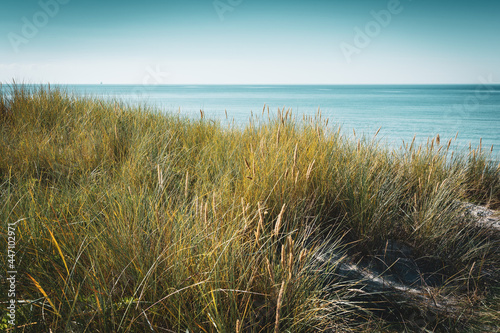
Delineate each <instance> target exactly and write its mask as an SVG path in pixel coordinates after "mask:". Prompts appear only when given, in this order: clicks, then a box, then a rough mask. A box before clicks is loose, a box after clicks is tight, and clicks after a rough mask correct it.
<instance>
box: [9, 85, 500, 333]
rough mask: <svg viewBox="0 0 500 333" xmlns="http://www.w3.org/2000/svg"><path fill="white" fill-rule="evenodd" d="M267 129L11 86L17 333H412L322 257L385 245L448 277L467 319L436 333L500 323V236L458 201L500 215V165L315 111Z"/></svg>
mask: <svg viewBox="0 0 500 333" xmlns="http://www.w3.org/2000/svg"><path fill="white" fill-rule="evenodd" d="M266 117H267V118H266ZM263 118H265V121H263V120H260V119H253V120H252V121H251V122H250V123H249V124H248V125H247V126H246V127H245V128H243V129H241V128H233V127H224V126H222V125H220V124H219V123H217V122H214V121H212V120H209V119H206V118H204V117H203V114H202V117H201V119H199V120H193V119H187V118H184V117H181V116H179V115H173V114H168V113H167V114H163V113H160V112H158V111H156V110H154V109H148V108H144V107H130V106H126V105H124V104H123V103H120V102H119V101H104V100H99V99H96V98H90V97H85V98H84V97H75V96H72V95H70V94H67V93H65V92H64V91H61V90H59V89H53V88H50V87H45V86H40V87H28V86H20V85H14V86H10V87H5V86H4V87H2V92H1V94H0V140H1V144H0V197H1V200H0V216H1V220H2V222H3V223H2V226H1V228H0V235H1V238H2V239H3V243H4V244H7V241H6V240H7V234H8V232H7V224H8V223H16V256H15V258H16V259H15V260H16V262H15V265H16V269H17V272H18V273H17V287H16V300H17V301H18V302H17V312H16V326H17V327H20V328H18V329H19V330H22V331H26V332H42V331H50V330H51V331H52V332H63V331H69V332H316V331H325V332H336V331H339V332H342V331H346V332H350V331H391V330H392V331H399V330H400V329H401V328H402V327H403V328H404V329H411V327H412V326H408V325H407V324H408V323H406V322H404V320H401V322H399V323H395V322H394V321H393V320H392V321H391V320H388V319H385V318H384V317H379V316H377V314H376V311H373V309H371V306H370V305H368V304H364V303H363V302H360V301H359V300H358V299H357V298H356V297H354V292H353V290H355V289H356V281H345V280H342V279H340V278H337V277H336V275H335V272H336V268H337V266H338V265H339V261H340V260H341V258H340V257H332V258H331V259H330V260H327V261H319V260H317V258H318V257H320V256H322V255H324V254H325V253H331V252H332V251H335V250H332V249H336V248H337V249H338V251H339V253H344V252H345V251H344V250H345V249H346V248H348V249H350V250H352V251H351V252H352V253H357V255H358V256H361V257H362V256H370V255H372V254H374V253H376V252H377V251H379V250H381V249H383V248H384V246H386V244H387V242H388V240H397V241H399V242H402V243H404V244H407V245H408V246H411V247H412V248H414V249H415V251H416V253H418V254H419V255H420V256H422V257H426V256H428V257H432V258H435V259H436V260H438V261H439V262H440V263H442V265H443V271H445V272H446V276H447V282H446V284H445V287H443V291H442V292H443V293H450V294H456V293H460V295H462V296H463V298H464V301H463V302H464V304H463V305H464V309H471V308H472V309H473V311H472V313H470V314H468V315H467V316H465V315H464V316H463V317H464V319H462V320H461V322H460V323H459V324H458V323H454V320H451V319H450V320H447V318H442V320H440V322H439V323H438V324H436V326H433V327H431V326H425V325H424V326H425V327H427V328H426V329H429V330H431V329H432V330H434V329H435V330H444V331H446V330H454V329H458V327H460V328H461V329H467V330H470V331H474V330H477V331H481V330H484V328H485V327H495V325H496V327H498V324H499V323H498V319H499V317H498V315H497V314H495V313H497V311H499V310H500V309H499V308H498V303H496V302H497V301H498V299H499V296H498V290H499V288H498V283H499V282H498V280H495V279H494V278H493V279H492V278H487V277H484V274H483V270H484V269H485V268H486V267H495V265H498V264H499V263H500V260H499V253H498V250H497V249H498V236H495V235H493V236H492V235H489V234H485V233H484V232H482V231H478V230H476V228H473V227H471V226H470V221H469V222H468V221H466V220H464V219H463V218H460V215H461V214H462V209H461V205H460V204H458V203H460V202H465V201H472V202H476V203H481V204H485V205H490V207H493V208H495V207H498V206H499V203H500V169H499V166H498V165H496V164H494V163H493V162H491V160H490V159H489V158H490V157H489V156H488V154H487V153H485V152H483V150H482V148H481V147H478V148H477V149H470V151H468V152H463V153H460V154H459V153H453V156H452V153H451V151H450V149H449V148H450V144H449V143H448V142H440V139H439V137H438V138H435V139H432V140H430V142H429V143H428V144H427V145H420V146H417V145H415V143H411V144H406V145H404V146H402V147H401V148H400V149H397V150H390V149H388V148H384V147H381V146H380V143H379V142H378V141H377V140H376V139H369V138H366V137H363V138H358V139H356V138H354V139H352V138H350V139H349V138H347V137H344V136H343V135H342V134H341V131H340V130H339V128H338V126H331V125H328V121H325V120H324V119H322V118H321V116H320V115H319V114H318V116H317V117H314V118H304V119H302V120H300V121H299V120H295V119H294V117H293V116H292V114H291V112H289V111H287V112H285V110H279V111H278V114H277V115H275V116H270V115H269V111H268V113H267V114H266V113H265V112H263ZM468 223H469V224H468ZM2 248H3V249H6V246H2ZM1 264H2V271H4V272H6V271H8V270H9V269H8V262H7V257H4V256H2V260H1ZM496 278H498V277H496ZM495 281H496V282H495ZM492 284H493V285H492ZM490 287H491V288H490ZM0 288H1V290H0V293H1V295H2V302H3V301H8V299H6V297H4V295H7V292H8V285H7V282H6V280H5V279H3V280H2V282H1V284H0ZM469 312H470V311H469ZM464 313H465V312H464ZM6 319H8V318H6V317H5V316H4V318H3V319H2V320H3V321H2V323H0V325H2V328H4V329H9V328H13V327H12V326H9V325H8V324H7V321H6ZM429 325H430V324H429ZM433 325H434V324H433Z"/></svg>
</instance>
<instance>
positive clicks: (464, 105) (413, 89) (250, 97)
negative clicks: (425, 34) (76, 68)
mask: <svg viewBox="0 0 500 333" xmlns="http://www.w3.org/2000/svg"><path fill="white" fill-rule="evenodd" d="M61 88H63V89H65V90H67V91H68V92H70V93H73V94H76V95H79V96H92V97H99V98H105V99H111V100H119V101H122V102H124V103H127V104H131V105H148V106H151V107H154V108H156V109H159V110H161V112H165V113H176V114H177V113H179V114H181V115H185V116H186V117H189V118H192V119H199V118H200V117H201V113H203V114H204V117H205V118H206V119H212V120H216V121H219V122H220V123H221V124H222V125H223V126H225V125H226V124H227V125H228V126H241V127H244V126H245V125H246V124H248V123H249V121H250V119H251V118H253V119H254V120H255V118H259V119H260V121H266V119H268V116H267V110H268V108H269V113H270V115H271V116H273V115H276V114H277V113H278V110H282V109H285V110H288V109H290V110H291V112H292V114H293V115H294V117H295V119H296V120H297V121H301V119H303V117H304V116H315V115H317V114H318V112H320V113H321V116H322V118H323V119H329V124H330V125H329V126H335V125H338V126H341V131H343V132H344V133H345V135H350V136H354V135H356V137H361V136H365V137H367V138H370V137H373V136H374V135H375V133H376V132H377V131H379V129H380V131H379V133H378V135H377V139H378V140H380V141H382V142H383V143H384V144H387V145H389V146H391V147H394V148H397V147H401V146H402V144H403V143H408V142H411V141H412V139H413V137H414V136H415V139H416V141H417V142H418V143H424V142H426V141H427V139H428V138H432V137H436V136H437V135H438V134H439V136H440V140H441V143H443V142H445V143H447V141H448V140H449V139H453V141H452V145H453V149H455V150H459V149H467V148H468V147H469V145H471V146H472V147H477V146H478V145H479V144H480V143H481V144H482V147H483V149H484V150H491V149H493V154H492V155H493V156H494V157H495V158H494V159H495V160H497V159H498V157H499V151H500V85H493V84H477V85H103V84H100V85H64V86H61ZM200 110H201V111H202V112H200ZM263 110H264V116H263ZM354 133H356V134H354ZM492 147H493V148H492Z"/></svg>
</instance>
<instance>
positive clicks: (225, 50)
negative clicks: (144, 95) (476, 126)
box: [0, 0, 500, 85]
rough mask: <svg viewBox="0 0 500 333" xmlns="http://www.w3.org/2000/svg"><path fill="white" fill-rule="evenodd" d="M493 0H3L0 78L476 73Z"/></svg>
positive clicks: (253, 80)
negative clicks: (138, 0)
mask: <svg viewBox="0 0 500 333" xmlns="http://www.w3.org/2000/svg"><path fill="white" fill-rule="evenodd" d="M499 13H500V2H495V1H486V0H480V1H476V2H474V3H471V2H470V1H463V0H462V1H449V0H445V1H439V3H436V2H432V1H430V0H421V1H417V0H413V1H412V0H401V1H398V0H389V1H378V0H377V1H367V0H362V1H355V2H353V1H319V0H313V1H308V2H305V1H286V2H285V1H283V0H275V1H267V2H266V1H262V0H254V1H246V0H220V1H218V0H216V1H212V0H203V1H202V0H193V1H190V2H185V1H184V2H183V1H159V0H146V1H143V2H127V1H121V2H118V1H107V2H106V3H101V2H98V1H95V0H90V1H85V2H83V1H77V0H40V1H35V0H27V1H23V2H20V1H14V0H6V1H5V3H4V10H3V11H2V12H1V13H0V31H1V34H2V38H1V39H0V82H3V83H11V82H12V80H13V79H14V80H16V81H17V82H24V83H52V84H99V83H101V82H102V83H103V84H165V85H186V84H187V85H228V84H238V85H282V84H293V85H303V84H304V85H314V84H318V85H323V84H327V85H347V84H360V85H363V84H385V85H398V84H484V82H482V81H485V82H487V83H488V84H493V83H497V82H499V78H500V57H498V54H500V39H499V38H498V37H497V32H498V31H500V20H498V19H497V16H498V14H499Z"/></svg>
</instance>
